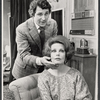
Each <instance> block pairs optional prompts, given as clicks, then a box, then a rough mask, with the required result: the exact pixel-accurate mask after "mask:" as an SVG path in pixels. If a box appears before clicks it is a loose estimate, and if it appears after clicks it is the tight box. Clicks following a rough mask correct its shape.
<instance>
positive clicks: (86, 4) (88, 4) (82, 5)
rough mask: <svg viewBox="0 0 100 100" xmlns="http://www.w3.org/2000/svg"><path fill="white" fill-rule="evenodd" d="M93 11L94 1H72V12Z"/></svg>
mask: <svg viewBox="0 0 100 100" xmlns="http://www.w3.org/2000/svg"><path fill="white" fill-rule="evenodd" d="M93 9H94V0H74V12H75V13H76V12H81V11H85V10H93Z"/></svg>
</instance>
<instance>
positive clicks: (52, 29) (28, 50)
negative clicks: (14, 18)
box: [12, 18, 57, 79]
mask: <svg viewBox="0 0 100 100" xmlns="http://www.w3.org/2000/svg"><path fill="white" fill-rule="evenodd" d="M55 35H57V23H56V21H54V20H53V19H50V20H49V21H48V23H47V25H46V28H45V41H47V39H48V38H50V37H53V36H55ZM16 42H17V51H18V52H17V57H16V60H15V63H14V66H13V70H12V75H13V76H14V77H15V78H16V79H17V78H20V77H24V76H27V75H30V74H34V73H37V71H38V66H37V65H36V58H37V57H38V56H39V57H41V56H42V54H41V52H42V50H41V42H40V37H39V34H38V30H37V29H36V26H35V24H34V21H33V18H30V19H28V20H27V21H25V22H24V23H22V24H20V25H19V26H18V27H17V28H16Z"/></svg>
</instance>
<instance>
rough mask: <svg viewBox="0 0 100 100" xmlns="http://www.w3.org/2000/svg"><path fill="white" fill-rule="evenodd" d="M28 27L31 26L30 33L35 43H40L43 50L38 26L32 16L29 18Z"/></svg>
mask: <svg viewBox="0 0 100 100" xmlns="http://www.w3.org/2000/svg"><path fill="white" fill-rule="evenodd" d="M28 28H29V35H30V36H31V37H32V39H33V40H34V41H35V43H36V44H37V45H38V47H39V49H40V51H41V41H40V36H39V34H38V31H37V29H36V26H35V24H34V21H33V18H30V19H29V20H28Z"/></svg>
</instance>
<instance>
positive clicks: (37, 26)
mask: <svg viewBox="0 0 100 100" xmlns="http://www.w3.org/2000/svg"><path fill="white" fill-rule="evenodd" d="M34 24H35V26H36V28H37V29H39V25H37V24H36V22H35V20H34Z"/></svg>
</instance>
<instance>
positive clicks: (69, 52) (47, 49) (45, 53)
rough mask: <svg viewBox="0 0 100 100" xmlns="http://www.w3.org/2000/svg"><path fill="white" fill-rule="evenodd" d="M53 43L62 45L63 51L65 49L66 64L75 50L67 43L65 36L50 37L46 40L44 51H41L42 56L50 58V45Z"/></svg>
mask: <svg viewBox="0 0 100 100" xmlns="http://www.w3.org/2000/svg"><path fill="white" fill-rule="evenodd" d="M54 43H60V44H63V45H64V49H65V53H66V55H65V58H66V59H65V60H66V62H68V61H69V60H70V59H71V58H72V56H73V55H74V53H75V50H74V49H73V48H72V47H71V43H70V41H69V39H67V38H66V37H65V36H61V35H58V36H55V37H51V38H49V39H48V40H47V42H46V43H45V46H44V49H43V56H48V57H50V53H51V45H52V44H54Z"/></svg>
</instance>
